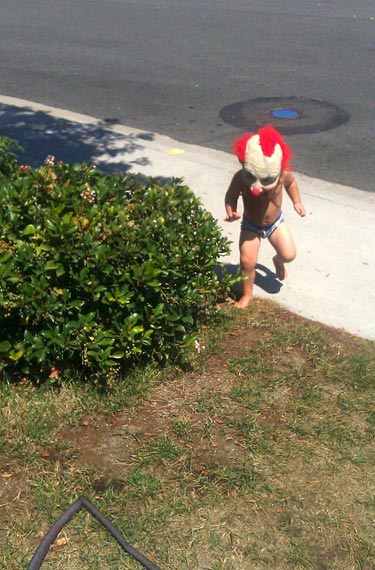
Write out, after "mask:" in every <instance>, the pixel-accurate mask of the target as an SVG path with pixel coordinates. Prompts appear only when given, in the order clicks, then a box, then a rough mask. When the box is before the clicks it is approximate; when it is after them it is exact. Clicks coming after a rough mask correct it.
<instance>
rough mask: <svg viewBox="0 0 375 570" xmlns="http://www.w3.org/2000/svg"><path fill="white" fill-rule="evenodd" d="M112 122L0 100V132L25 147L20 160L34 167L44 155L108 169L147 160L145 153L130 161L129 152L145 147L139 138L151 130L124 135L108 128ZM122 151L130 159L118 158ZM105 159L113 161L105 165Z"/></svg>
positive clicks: (148, 136)
mask: <svg viewBox="0 0 375 570" xmlns="http://www.w3.org/2000/svg"><path fill="white" fill-rule="evenodd" d="M111 124H112V122H109V123H104V124H100V123H98V124H96V125H95V124H86V123H76V122H74V121H69V120H67V119H61V118H58V117H54V116H52V115H50V114H49V113H48V112H44V111H35V110H33V109H31V108H29V107H16V106H13V105H4V104H0V136H6V137H9V138H12V139H15V140H17V141H18V142H19V144H20V145H21V146H22V148H23V149H24V151H25V152H24V153H20V154H19V160H20V162H21V163H24V164H29V165H30V166H33V167H37V166H39V165H40V164H42V163H43V161H44V159H45V157H46V156H47V155H53V156H55V157H56V160H62V161H64V162H67V163H78V162H87V163H89V164H95V165H96V166H97V167H98V168H100V169H101V170H103V171H104V172H107V173H110V172H114V171H121V172H124V173H126V172H128V171H129V170H130V169H131V168H132V167H133V166H134V165H136V164H138V165H140V166H142V165H143V166H144V165H147V164H149V159H148V158H147V157H146V156H145V157H139V156H138V158H137V159H136V160H133V161H132V160H131V155H132V154H133V153H134V152H139V151H140V150H142V148H144V147H143V146H142V140H153V138H154V135H153V133H142V134H140V135H123V134H119V133H116V132H114V131H111V130H108V127H110V125H111ZM123 154H125V155H129V160H126V161H124V162H117V161H116V158H117V157H119V156H120V155H123ZM103 155H106V159H104V158H103ZM107 160H110V161H113V162H115V163H116V164H110V165H108V163H107Z"/></svg>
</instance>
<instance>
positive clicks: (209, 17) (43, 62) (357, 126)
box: [0, 0, 375, 191]
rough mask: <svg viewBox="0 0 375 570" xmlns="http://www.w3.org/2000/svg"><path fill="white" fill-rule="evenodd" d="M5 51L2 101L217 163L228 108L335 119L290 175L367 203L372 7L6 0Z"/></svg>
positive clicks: (374, 98)
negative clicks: (206, 152) (271, 107)
mask: <svg viewBox="0 0 375 570" xmlns="http://www.w3.org/2000/svg"><path fill="white" fill-rule="evenodd" d="M0 50H1V51H0V53H1V59H0V93H1V94H2V95H8V96H13V97H20V98H22V99H29V100H32V101H37V102H40V103H44V104H46V105H52V106H56V107H61V108H65V109H69V110H72V111H75V112H80V113H85V114H89V115H91V116H96V117H99V118H101V119H103V120H107V122H108V123H111V122H118V123H120V124H124V125H128V126H131V127H137V128H139V129H143V130H145V131H150V132H155V133H160V134H165V135H169V136H171V137H173V138H174V139H177V140H180V141H183V142H188V143H193V144H197V145H201V146H206V147H210V148H214V149H219V150H225V151H230V148H231V141H232V140H233V139H234V138H236V137H237V136H239V135H240V134H241V133H242V132H243V129H244V128H245V127H242V128H241V127H235V126H233V125H231V124H228V123H227V122H225V121H224V120H223V118H222V116H221V115H220V112H221V110H222V109H224V108H226V107H227V106H228V105H231V104H232V103H236V102H245V101H250V100H253V99H259V98H262V99H268V98H274V97H280V98H290V97H293V98H296V100H300V99H301V100H306V99H313V100H318V101H321V102H324V103H329V104H330V105H334V106H338V107H339V108H340V109H342V110H343V111H344V112H345V113H346V114H347V117H348V119H349V120H348V121H347V122H345V123H344V124H342V125H341V126H337V127H335V128H331V129H329V130H321V131H320V132H313V133H311V132H309V133H303V132H302V133H299V134H291V135H289V136H288V141H289V142H290V144H291V145H292V147H293V149H294V152H295V160H294V168H295V170H297V171H299V172H302V173H304V174H307V175H310V176H313V177H317V178H320V179H324V180H328V181H334V182H338V183H341V184H346V185H349V186H353V187H355V188H359V189H363V190H368V191H374V189H375V184H374V180H375V160H374V158H373V139H374V132H375V86H374V54H375V3H374V0H361V2H356V3H353V2H352V1H349V0H325V1H323V0H322V1H321V2H319V1H312V0H283V2H274V1H273V0H64V2H61V1H60V0H48V2H46V1H45V0H32V2H31V1H30V0H1V3H0ZM300 118H301V117H298V119H297V120H300ZM313 118H314V117H313Z"/></svg>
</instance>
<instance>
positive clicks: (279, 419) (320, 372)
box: [0, 301, 375, 570]
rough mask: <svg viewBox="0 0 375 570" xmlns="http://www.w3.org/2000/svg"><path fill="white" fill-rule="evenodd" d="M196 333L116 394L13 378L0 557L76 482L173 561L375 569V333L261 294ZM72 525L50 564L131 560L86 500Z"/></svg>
mask: <svg viewBox="0 0 375 570" xmlns="http://www.w3.org/2000/svg"><path fill="white" fill-rule="evenodd" d="M200 342H201V345H205V346H206V349H205V350H204V351H202V352H201V353H200V354H198V353H196V354H194V355H190V357H189V358H190V363H191V366H190V367H189V368H188V369H187V370H185V371H181V370H169V371H164V372H163V373H159V372H157V371H152V370H150V369H149V370H146V371H144V372H143V373H142V374H141V373H140V372H138V376H137V377H133V378H131V379H128V380H127V382H124V383H123V384H122V385H121V386H118V387H115V388H114V389H113V390H112V392H111V393H110V394H99V393H97V392H95V390H93V389H89V388H85V387H82V386H75V385H74V384H72V385H65V386H63V387H60V388H59V389H56V388H52V387H44V388H41V389H39V390H35V389H33V388H32V387H30V386H28V385H27V384H25V385H24V386H4V387H3V389H2V405H1V428H0V430H1V438H2V439H1V443H0V461H1V463H0V505H1V510H0V567H4V568H7V569H9V570H15V569H16V568H17V569H18V568H21V567H26V565H27V562H28V561H29V560H30V558H31V555H32V553H33V551H34V550H35V548H36V546H37V545H38V542H39V540H40V536H41V535H42V534H43V533H44V532H45V531H46V530H47V529H48V527H49V526H50V525H51V524H52V523H53V522H54V520H55V519H56V518H57V517H58V516H59V515H60V514H61V512H62V511H63V510H64V509H65V508H66V507H67V506H68V505H69V504H71V503H72V502H73V501H74V500H75V499H76V498H77V497H78V496H80V495H85V496H86V497H87V498H89V499H90V500H91V501H92V502H93V503H94V504H95V505H96V506H97V507H98V508H99V509H100V510H102V512H103V514H104V515H105V516H107V518H109V519H110V520H111V521H112V522H113V523H114V524H116V526H118V527H119V529H120V530H121V531H122V532H123V533H124V535H125V537H126V538H127V540H129V541H130V542H131V543H133V544H134V545H136V546H137V547H138V548H139V550H141V552H143V553H144V554H146V555H147V556H148V557H150V558H152V559H153V560H155V561H156V563H157V564H158V565H159V566H160V567H161V568H165V569H171V570H172V569H175V568H177V567H178V568H186V569H193V568H194V569H196V568H198V569H201V570H203V569H207V570H209V569H212V570H229V569H232V568H243V569H249V570H250V569H251V570H257V569H259V570H260V569H271V568H272V570H286V569H314V570H315V569H317V570H324V569H327V570H328V569H329V570H336V569H337V570H339V569H340V570H356V569H358V570H370V569H372V568H374V567H375V547H374V544H375V540H374V539H375V530H374V529H375V525H374V523H375V454H374V445H373V436H374V429H375V412H374V408H373V402H374V396H375V393H374V392H375V383H374V379H375V350H374V344H373V343H371V342H367V341H364V340H361V339H359V338H356V337H354V336H352V335H349V334H347V333H344V332H342V331H337V330H334V329H329V328H327V327H324V326H321V325H319V324H316V323H311V322H309V321H306V320H304V319H302V318H299V317H296V316H295V315H292V314H290V313H288V312H287V311H285V310H283V309H281V308H280V307H278V306H276V305H274V304H272V303H268V302H265V301H256V302H255V303H254V304H253V305H252V306H251V308H250V309H249V310H247V311H244V312H237V311H235V310H234V309H233V308H231V307H226V308H223V309H222V311H221V312H220V316H219V318H218V320H217V322H216V324H215V327H214V329H212V328H207V329H206V330H205V331H202V338H200ZM127 383H128V384H129V386H128V385H127ZM135 386H137V387H138V388H137V391H138V393H137V395H136V396H131V395H130V394H131V393H132V392H134V387H135ZM61 538H63V539H64V540H62V543H61V545H60V546H59V547H56V548H54V549H52V550H51V551H50V553H49V555H48V558H47V559H46V561H45V563H44V565H43V568H51V569H52V568H64V569H66V568H69V569H70V570H78V569H79V570H86V569H87V570H88V569H89V568H94V567H95V568H103V569H104V570H107V569H109V568H111V569H120V568H133V567H134V568H135V567H136V564H135V563H134V562H132V561H130V560H129V559H128V558H127V557H126V555H124V554H123V553H122V552H121V551H120V549H119V547H118V546H117V545H116V544H115V543H114V541H113V540H111V538H110V537H109V536H108V534H107V533H106V531H105V530H104V529H101V528H99V525H98V524H97V523H96V522H95V521H94V520H93V519H91V517H90V516H89V515H88V514H85V513H80V514H78V515H77V517H76V518H75V519H74V520H73V521H72V522H71V523H70V524H69V526H68V527H66V529H65V530H64V534H63V535H62V537H61Z"/></svg>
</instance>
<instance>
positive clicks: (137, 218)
mask: <svg viewBox="0 0 375 570" xmlns="http://www.w3.org/2000/svg"><path fill="white" fill-rule="evenodd" d="M11 158H12V157H11ZM12 160H14V159H13V158H12ZM13 166H14V165H13ZM0 184H1V193H0V326H1V330H0V369H1V370H2V371H3V372H4V371H7V372H9V371H10V372H11V373H12V372H13V373H18V372H20V373H22V374H28V375H36V377H38V376H39V377H41V375H43V374H44V373H47V374H48V372H49V371H50V370H51V368H53V367H56V368H57V369H66V368H68V369H74V370H77V369H79V370H82V372H83V373H85V374H86V376H88V375H92V374H94V375H95V374H96V375H98V374H102V375H104V376H106V375H108V374H109V373H111V371H112V373H113V370H114V367H115V368H116V369H117V368H121V367H124V366H127V365H129V364H131V363H134V362H135V361H137V360H138V359H141V358H142V359H143V358H153V359H156V360H158V361H165V360H166V359H168V358H175V357H176V355H177V354H178V353H179V352H180V349H181V347H182V346H185V345H186V344H188V343H189V342H192V341H193V339H194V332H195V331H196V328H197V326H198V324H199V323H200V322H201V321H202V318H203V317H204V316H205V315H206V314H207V311H209V310H210V309H211V308H212V307H213V306H214V304H215V303H216V302H217V300H218V296H219V295H223V294H224V295H225V294H226V292H227V291H228V290H229V287H230V283H231V278H230V277H229V276H228V275H227V276H226V277H224V279H223V280H220V282H219V280H218V278H217V276H216V273H215V266H216V265H217V262H218V258H219V257H220V255H221V254H225V253H227V252H228V249H229V242H228V241H227V240H226V238H224V237H223V236H222V234H221V232H220V229H219V226H218V224H217V222H216V221H215V220H214V219H213V217H212V216H211V214H209V213H208V212H207V211H205V210H204V208H203V207H202V206H201V203H200V201H199V199H197V198H196V197H195V196H194V194H193V193H192V192H191V191H190V190H189V189H188V188H187V187H186V186H184V185H183V184H182V182H181V181H180V180H174V181H173V183H171V184H161V183H159V182H157V181H155V180H148V181H145V180H144V179H142V178H141V177H136V176H129V177H125V178H124V176H123V175H121V174H116V175H107V176H106V175H104V174H103V173H101V172H99V171H97V170H96V169H95V168H94V167H92V166H90V165H87V164H77V165H68V164H64V163H62V162H58V163H57V164H54V160H53V157H47V159H46V161H45V164H44V165H43V166H41V167H40V168H38V169H32V168H29V167H25V166H18V167H17V168H14V167H12V168H11V169H9V171H8V172H6V173H5V174H4V173H3V172H1V171H0Z"/></svg>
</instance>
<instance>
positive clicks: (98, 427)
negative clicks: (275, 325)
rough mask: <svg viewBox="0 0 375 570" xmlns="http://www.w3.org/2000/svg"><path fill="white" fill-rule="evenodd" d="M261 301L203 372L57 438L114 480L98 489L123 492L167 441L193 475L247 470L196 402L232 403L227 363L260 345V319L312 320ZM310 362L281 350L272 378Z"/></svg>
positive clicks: (348, 342) (236, 446)
mask: <svg viewBox="0 0 375 570" xmlns="http://www.w3.org/2000/svg"><path fill="white" fill-rule="evenodd" d="M256 303H257V307H256V310H257V313H256V316H255V317H254V316H253V314H252V313H251V312H249V313H248V312H247V311H243V312H241V315H240V316H239V317H238V318H237V319H236V323H234V324H233V325H231V328H230V332H228V333H227V334H226V335H225V338H223V339H220V341H218V347H217V351H216V352H214V353H212V354H211V355H210V356H209V357H208V358H207V359H206V360H205V362H204V365H203V369H202V370H198V371H195V372H190V373H181V374H179V375H178V377H176V378H175V379H172V380H170V381H168V382H165V383H161V384H158V385H155V386H154V387H153V388H152V390H151V393H150V394H149V396H148V397H147V398H145V399H144V400H142V402H141V403H140V404H139V405H138V406H137V407H136V408H135V409H134V410H128V409H126V410H124V411H123V412H120V413H118V414H116V415H115V416H114V417H108V416H103V417H102V418H100V419H98V418H92V417H90V416H88V417H86V418H85V419H84V420H83V421H82V423H81V425H80V426H78V427H74V428H64V429H62V430H61V431H60V434H59V439H60V440H63V441H64V443H65V444H66V443H68V444H70V445H71V446H72V448H73V449H74V450H75V461H77V462H79V464H80V465H81V466H83V467H87V466H89V467H97V468H98V469H99V470H102V471H103V470H104V472H107V473H108V474H109V475H108V477H106V476H105V477H102V478H101V479H100V480H99V482H98V483H97V485H98V488H102V487H105V486H106V485H108V484H109V483H110V482H112V484H114V485H120V486H121V485H122V484H123V483H122V478H124V477H126V474H127V473H129V472H130V471H131V470H132V468H134V465H135V464H136V461H137V453H138V452H139V449H142V448H146V447H147V445H149V444H151V443H152V442H154V441H155V440H157V439H158V438H162V437H163V436H169V437H171V438H172V439H173V441H176V442H177V444H178V443H179V442H181V443H182V444H183V446H184V449H185V453H186V454H189V451H190V452H191V457H192V459H191V461H192V465H191V468H192V470H193V471H199V470H201V469H204V468H205V467H206V466H207V465H211V466H216V467H220V466H223V467H224V466H228V465H229V466H232V467H234V468H236V467H241V466H242V465H243V450H242V447H241V444H240V443H239V442H238V441H237V439H236V433H235V431H234V430H233V431H231V429H230V428H229V427H228V426H227V425H226V426H225V425H223V423H221V422H220V421H218V420H217V419H216V414H215V411H214V409H212V410H211V411H210V409H209V407H208V409H206V410H203V411H202V410H201V409H200V406H199V404H198V402H199V400H201V401H202V400H207V401H208V402H210V400H212V397H213V395H214V394H216V395H219V401H218V403H217V405H218V406H220V398H222V399H224V401H225V400H226V401H227V400H228V393H229V391H230V389H231V387H232V386H233V383H234V382H235V381H236V377H235V375H233V374H231V373H230V372H228V363H229V362H230V360H231V359H233V358H238V357H241V356H243V355H244V354H245V352H246V351H247V350H248V349H249V348H250V347H252V346H253V345H254V344H255V343H256V342H258V340H259V338H260V336H261V334H263V333H262V330H259V328H257V327H256V326H255V322H257V323H259V321H260V320H262V316H263V317H264V320H265V321H266V320H268V321H269V320H270V318H271V319H273V320H275V321H277V320H278V319H287V320H288V322H291V320H293V321H296V322H297V323H298V322H309V321H307V320H306V319H304V318H302V317H299V316H296V315H293V314H291V313H289V312H288V311H286V310H284V309H282V308H280V307H278V306H276V305H275V304H273V303H267V302H264V301H262V302H256ZM327 331H329V335H330V337H329V338H330V339H331V344H332V346H336V347H337V350H338V351H340V350H343V349H344V348H345V349H349V351H355V350H356V348H357V347H358V346H359V344H361V342H362V341H361V339H358V338H356V337H354V336H353V335H349V334H347V333H346V332H344V331H337V330H335V329H330V328H329V327H327ZM308 358H309V357H308V355H307V354H306V353H305V351H304V350H303V349H300V348H299V349H296V350H293V351H285V350H284V347H283V346H280V348H279V349H278V351H277V353H276V354H273V355H272V360H273V362H274V363H275V372H280V371H285V370H286V369H296V368H297V369H301V370H302V369H305V370H309V369H311V368H312V367H313V364H312V363H311V362H310V361H309V359H308ZM276 392H277V387H275V393H276ZM280 397H281V396H280ZM288 398H289V396H288ZM236 405H239V404H238V403H237V404H236ZM213 406H215V403H214V404H213ZM181 419H182V420H183V421H184V422H185V424H186V425H188V426H189V434H188V435H187V436H186V437H185V438H184V437H183V436H181V437H180V438H179V437H178V436H176V433H175V432H174V430H173V424H174V422H178V421H181ZM257 423H258V425H263V426H266V427H267V426H269V427H277V428H281V429H283V428H284V427H287V425H286V422H285V420H284V418H283V414H282V412H280V411H277V410H273V409H265V410H264V411H263V413H262V414H261V415H260V416H259V417H258V419H257ZM48 453H49V454H50V457H49V460H53V457H54V453H53V451H51V450H49V452H47V454H48Z"/></svg>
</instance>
